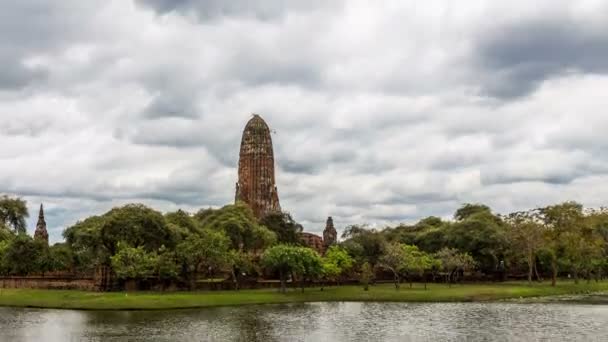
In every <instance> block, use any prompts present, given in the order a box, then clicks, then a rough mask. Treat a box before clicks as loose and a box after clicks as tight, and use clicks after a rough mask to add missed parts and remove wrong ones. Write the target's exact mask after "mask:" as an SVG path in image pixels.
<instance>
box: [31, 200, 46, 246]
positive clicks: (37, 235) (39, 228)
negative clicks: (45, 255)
mask: <svg viewBox="0 0 608 342" xmlns="http://www.w3.org/2000/svg"><path fill="white" fill-rule="evenodd" d="M34 239H36V240H41V241H44V242H46V243H47V244H48V243H49V233H48V232H47V230H46V221H45V220H44V207H43V205H42V204H41V205H40V213H39V214H38V223H36V231H35V232H34Z"/></svg>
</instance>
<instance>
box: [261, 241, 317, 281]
mask: <svg viewBox="0 0 608 342" xmlns="http://www.w3.org/2000/svg"><path fill="white" fill-rule="evenodd" d="M261 262H262V265H263V266H264V267H266V268H268V269H269V270H272V271H274V272H278V273H279V278H280V280H281V292H283V293H285V292H286V288H287V286H286V283H287V276H288V275H290V274H292V275H298V276H299V278H300V284H301V285H302V291H303V290H304V287H303V286H304V281H305V280H306V279H314V278H315V277H317V276H319V275H320V274H321V272H322V271H323V266H322V261H321V257H320V256H319V254H317V252H315V251H314V250H312V249H310V248H307V247H298V246H291V245H285V244H279V245H275V246H272V247H270V248H268V249H267V250H266V251H265V252H264V254H263V255H262V259H261Z"/></svg>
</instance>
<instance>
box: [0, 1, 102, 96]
mask: <svg viewBox="0 0 608 342" xmlns="http://www.w3.org/2000/svg"><path fill="white" fill-rule="evenodd" d="M91 8H92V6H90V5H89V4H84V3H82V2H80V1H73V0H68V1H63V2H62V3H51V2H49V1H44V0H23V1H9V2H5V3H3V4H2V10H0V65H1V66H2V72H0V91H1V90H19V89H21V88H23V87H26V86H28V85H30V84H37V83H40V82H42V81H44V80H46V78H47V76H48V70H45V69H39V68H36V67H29V66H27V65H25V64H24V62H25V61H26V60H27V58H30V57H33V56H36V54H38V53H42V52H46V53H48V52H49V50H53V51H60V50H61V49H62V48H64V47H66V46H67V45H69V44H73V43H75V41H76V40H77V39H79V38H82V37H85V36H86V34H87V32H89V30H88V28H86V27H83V26H82V25H80V24H81V23H82V21H81V20H82V18H83V17H86V16H87V15H88V14H90V13H91V12H90V10H91Z"/></svg>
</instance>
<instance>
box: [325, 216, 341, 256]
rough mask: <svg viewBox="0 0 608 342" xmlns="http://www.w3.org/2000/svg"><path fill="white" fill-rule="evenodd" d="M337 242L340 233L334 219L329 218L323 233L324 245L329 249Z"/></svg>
mask: <svg viewBox="0 0 608 342" xmlns="http://www.w3.org/2000/svg"><path fill="white" fill-rule="evenodd" d="M336 242H338V232H337V231H336V228H335V227H334V219H333V218H332V217H331V216H330V217H328V218H327V224H326V225H325V230H324V231H323V244H324V245H325V248H328V247H329V246H331V245H334V244H336Z"/></svg>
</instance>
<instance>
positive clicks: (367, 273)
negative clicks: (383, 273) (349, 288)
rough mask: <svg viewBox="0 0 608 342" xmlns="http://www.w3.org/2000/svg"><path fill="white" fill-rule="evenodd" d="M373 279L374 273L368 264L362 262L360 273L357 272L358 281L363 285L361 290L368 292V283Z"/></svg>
mask: <svg viewBox="0 0 608 342" xmlns="http://www.w3.org/2000/svg"><path fill="white" fill-rule="evenodd" d="M373 278H374V272H373V270H372V267H371V266H370V265H369V262H364V263H363V265H361V272H359V281H360V282H361V284H363V290H364V291H369V283H370V281H372V279H373Z"/></svg>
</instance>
